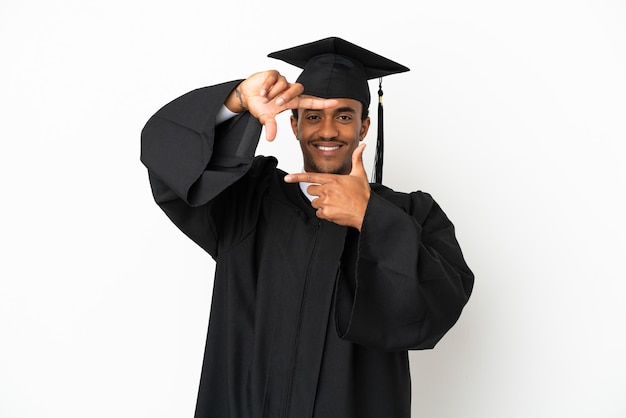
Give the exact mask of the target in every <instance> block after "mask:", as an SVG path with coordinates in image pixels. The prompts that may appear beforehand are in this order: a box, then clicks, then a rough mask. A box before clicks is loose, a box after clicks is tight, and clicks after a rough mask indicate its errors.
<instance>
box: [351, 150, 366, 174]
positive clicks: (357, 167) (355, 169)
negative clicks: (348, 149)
mask: <svg viewBox="0 0 626 418" xmlns="http://www.w3.org/2000/svg"><path fill="white" fill-rule="evenodd" d="M365 146H366V144H359V146H358V147H356V149H355V150H354V151H353V152H352V171H350V175H351V176H357V177H361V178H364V179H366V180H367V173H366V172H365V166H364V165H363V151H364V150H365Z"/></svg>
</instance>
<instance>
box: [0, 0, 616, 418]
mask: <svg viewBox="0 0 626 418" xmlns="http://www.w3.org/2000/svg"><path fill="white" fill-rule="evenodd" d="M216 3H217V4H218V6H215V5H213V6H212V4H216ZM409 5H410V8H408V7H409ZM624 22H626V3H624V2H623V1H620V0H614V1H608V0H606V1H602V0H593V1H592V0H588V1H580V0H573V1H571V0H570V1H565V0H562V1H559V0H541V1H539V0H526V1H507V2H503V1H495V0H493V1H489V0H477V1H462V0H449V1H437V2H435V1H421V0H419V1H417V2H408V3H407V2H404V1H402V2H401V1H397V0H391V1H385V2H377V3H367V2H363V1H353V2H347V3H346V2H338V1H316V2H305V3H298V2H293V1H282V0H279V1H272V2H259V1H252V0H249V1H237V0H231V1H217V2H214V1H208V0H207V1H186V0H182V1H177V2H165V1H147V0H146V1H138V2H132V1H129V0H126V1H116V0H114V1H108V2H104V1H102V2H87V1H70V0H60V1H56V2H45V1H39V2H35V1H27V0H24V1H23V0H20V1H17V0H4V1H3V2H2V3H1V5H0V54H1V64H0V121H1V124H0V132H1V138H0V182H1V183H0V185H1V188H0V192H1V193H2V200H1V206H0V207H1V215H2V216H1V217H0V222H1V223H0V240H1V244H2V261H1V263H0V275H1V276H0V280H1V281H0V417H2V418H23V417H29V418H30V417H33V418H35V417H36V418H42V417H63V418H78V417H80V418H84V417H90V418H100V417H107V418H109V417H121V418H126V417H129V418H130V417H132V418H139V417H151V418H155V417H168V418H169V417H181V418H184V417H192V416H193V410H194V406H195V398H196V390H197V382H198V378H199V373H200V365H201V358H202V352H203V349H204V340H205V335H206V326H207V320H208V309H209V303H210V292H211V286H212V275H213V262H212V260H211V259H210V257H209V256H208V255H206V254H204V253H203V252H202V251H201V250H200V249H199V248H197V247H196V246H195V245H194V244H192V243H191V242H190V241H189V240H188V239H187V238H186V237H184V236H183V235H182V233H180V232H179V231H178V230H176V228H175V227H174V226H173V225H172V224H171V223H170V222H169V221H168V220H167V219H166V217H165V216H164V215H163V214H162V213H161V211H160V209H158V207H157V206H156V205H155V204H154V203H153V201H152V197H151V194H150V190H149V186H148V182H147V175H146V171H145V168H144V167H143V166H142V165H141V164H140V162H139V134H140V131H141V128H142V127H143V125H144V123H145V122H146V120H147V119H148V118H149V117H150V116H151V115H152V114H153V113H154V112H155V111H156V110H157V109H158V108H159V107H160V106H162V105H163V104H165V103H166V102H168V101H169V100H171V99H173V98H175V97H177V96H179V95H180V94H183V93H185V92H187V91H189V90H191V89H194V88H196V87H200V86H204V85H209V84H215V83H219V82H222V81H227V80H231V79H235V78H245V77H246V76H247V75H249V74H251V73H252V72H255V71H258V70H264V69H268V68H277V69H279V70H280V71H282V72H284V73H285V74H287V75H289V76H290V77H291V78H292V79H293V78H295V76H296V75H297V71H296V70H295V69H293V68H290V67H289V66H288V65H287V64H284V63H282V62H279V61H275V60H271V59H269V58H266V55H267V53H269V52H272V51H274V50H277V49H282V48H287V47H290V46H294V45H297V44H300V43H304V42H310V41H314V40H317V39H320V38H323V37H326V36H331V35H336V36H340V37H343V38H345V39H347V40H350V41H352V42H355V43H357V44H360V45H362V46H364V47H366V48H368V49H371V50H374V51H376V52H378V53H380V54H382V55H385V56H388V57H390V58H392V59H394V60H396V61H399V62H401V63H403V64H405V65H407V66H408V67H410V68H411V71H410V72H409V73H405V74H399V75H395V76H392V77H388V78H387V79H386V80H385V82H384V85H383V87H384V90H385V111H386V120H385V128H386V129H385V132H386V139H387V142H386V144H387V146H386V159H385V161H386V165H385V183H387V184H388V185H389V186H391V187H393V188H395V189H397V190H402V191H411V190H416V189H421V190H425V191H428V192H430V193H431V194H433V195H434V197H435V198H436V200H437V201H438V202H439V203H440V204H441V205H442V207H443V208H444V210H445V211H446V212H447V214H448V215H449V216H450V218H451V219H452V220H453V222H454V223H455V225H456V228H457V233H458V239H459V241H460V242H461V245H462V247H463V249H464V252H465V255H466V258H467V261H468V263H469V264H470V266H471V267H472V269H473V270H474V272H475V274H476V287H475V291H474V294H473V296H472V298H471V300H470V303H469V304H468V306H467V308H466V310H465V312H464V314H463V316H462V318H461V320H460V321H459V322H458V324H457V325H456V327H455V328H453V329H452V331H450V333H449V334H447V335H446V336H445V337H444V339H443V340H442V341H441V343H440V344H439V345H438V346H437V347H436V348H435V349H434V350H431V351H423V352H413V353H411V361H412V370H413V399H414V402H413V410H414V416H415V417H419V418H439V417H441V418H457V417H458V418H470V417H471V418H492V417H493V418H502V417H506V418H518V417H519V418H528V417H533V418H536V417H541V418H542V417H550V418H552V417H594V418H600V417H601V418H606V417H626V397H625V396H624V395H625V393H626V336H625V328H626V326H625V324H624V320H625V319H626V303H625V302H626V300H625V296H624V295H625V294H626V283H625V279H626V277H625V273H624V260H625V258H626V242H625V240H626V235H625V233H626V225H625V224H626V222H625V220H624V219H625V217H624V214H625V213H626V204H625V201H624V200H625V199H624V189H625V187H624V186H625V180H626V175H625V174H626V173H625V171H626V169H625V167H624V166H625V164H624V156H625V154H624V150H623V148H624V141H625V140H626V121H625V119H626V118H625V117H626V24H625V23H624ZM375 89H376V85H375V83H374V84H373V90H374V94H375ZM282 116H285V118H284V119H281V130H280V131H279V138H278V139H277V140H276V142H274V143H272V144H265V143H263V144H261V146H260V148H259V152H260V153H265V154H269V153H273V154H275V155H278V156H279V158H280V159H281V161H282V166H283V167H284V168H286V169H288V170H289V171H292V170H298V169H299V167H300V159H299V154H298V148H297V143H296V141H295V140H294V139H293V137H292V135H291V132H290V130H289V129H288V128H287V124H286V122H287V119H286V115H282ZM373 116H374V118H373V119H374V126H373V127H372V129H374V131H371V134H370V136H369V142H370V147H369V148H368V149H367V150H366V153H367V158H371V155H372V154H373V151H374V143H373V142H374V140H373V138H375V122H376V120H375V119H376V118H375V109H373ZM369 161H371V160H369ZM368 164H369V163H368ZM370 167H371V165H370Z"/></svg>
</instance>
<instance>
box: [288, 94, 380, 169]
mask: <svg viewBox="0 0 626 418" xmlns="http://www.w3.org/2000/svg"><path fill="white" fill-rule="evenodd" d="M337 102H338V103H337V106H335V107H333V108H330V109H323V110H313V109H299V110H298V119H296V118H294V117H293V116H292V117H291V128H292V129H293V133H294V135H295V136H296V138H297V139H298V141H300V148H302V157H303V159H304V170H305V171H309V172H316V173H331V174H350V170H351V169H352V152H353V151H354V150H355V149H356V147H357V146H358V145H359V142H360V141H362V140H363V138H365V134H367V130H368V129H369V126H370V118H369V117H368V118H366V119H365V120H361V115H362V110H363V105H362V103H361V102H359V101H358V100H353V99H337Z"/></svg>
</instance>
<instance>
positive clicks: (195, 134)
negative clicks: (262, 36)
mask: <svg viewBox="0 0 626 418" xmlns="http://www.w3.org/2000/svg"><path fill="white" fill-rule="evenodd" d="M239 82H240V80H238V81H231V82H228V83H223V84H219V85H215V86H210V87H204V88H200V89H197V90H193V91H191V92H189V93H186V94H184V95H182V96H181V97H179V98H177V99H175V100H173V101H171V102H170V103H168V104H166V105H165V106H163V107H162V108H161V109H160V110H159V111H157V112H156V113H155V114H154V115H153V116H152V117H151V118H150V119H149V120H148V122H147V123H146V125H145V126H144V128H143V130H142V132H141V161H142V163H143V164H144V165H145V166H146V167H147V169H148V175H149V178H150V184H151V187H152V194H153V196H154V199H155V201H156V202H157V204H158V205H159V206H160V207H161V209H163V211H164V212H165V213H166V214H167V216H168V217H169V218H170V219H171V220H172V221H173V222H174V224H176V226H178V227H179V228H180V229H181V230H182V231H183V232H184V233H185V234H186V235H187V236H189V237H190V238H191V239H192V240H194V241H195V242H196V243H197V244H198V245H200V246H201V247H202V248H204V249H205V250H206V251H207V252H209V253H210V254H211V255H212V256H214V257H215V256H216V253H217V235H218V233H219V232H218V230H217V228H218V226H216V225H215V222H212V221H211V219H213V217H212V216H209V215H210V214H209V211H212V210H216V209H215V208H216V205H213V204H209V202H214V201H215V200H216V197H217V196H219V195H220V194H221V193H223V192H224V190H226V189H228V188H230V187H231V186H232V185H233V184H235V183H236V182H237V181H238V180H240V179H241V178H242V177H243V176H244V175H245V174H246V173H247V172H248V171H249V169H250V168H251V166H252V163H253V160H254V154H255V151H256V146H257V144H258V140H259V136H260V133H261V128H262V126H261V125H260V123H259V122H258V121H257V120H256V119H255V118H254V117H252V116H251V115H250V114H249V113H248V112H244V113H241V114H239V115H238V116H235V117H234V118H232V119H230V120H228V121H226V122H223V123H221V124H219V125H216V123H215V118H216V115H217V114H218V112H219V110H220V109H221V107H222V105H223V104H224V101H225V100H226V98H227V97H228V95H229V94H230V92H231V91H232V90H233V89H234V88H235V87H236V86H237V85H238V84H239ZM230 195H231V196H238V197H239V198H240V199H252V198H253V196H249V194H247V193H231V194H230ZM231 204H232V205H233V206H239V207H243V208H245V207H246V206H247V205H248V202H231Z"/></svg>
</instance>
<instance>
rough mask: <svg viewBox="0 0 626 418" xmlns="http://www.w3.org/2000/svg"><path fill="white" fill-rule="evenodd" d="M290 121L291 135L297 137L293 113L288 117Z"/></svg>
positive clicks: (296, 122) (296, 126)
mask: <svg viewBox="0 0 626 418" xmlns="http://www.w3.org/2000/svg"><path fill="white" fill-rule="evenodd" d="M289 121H290V122H291V130H292V131H293V135H294V136H295V137H296V139H298V119H296V117H295V116H294V115H291V117H290V118H289Z"/></svg>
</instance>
